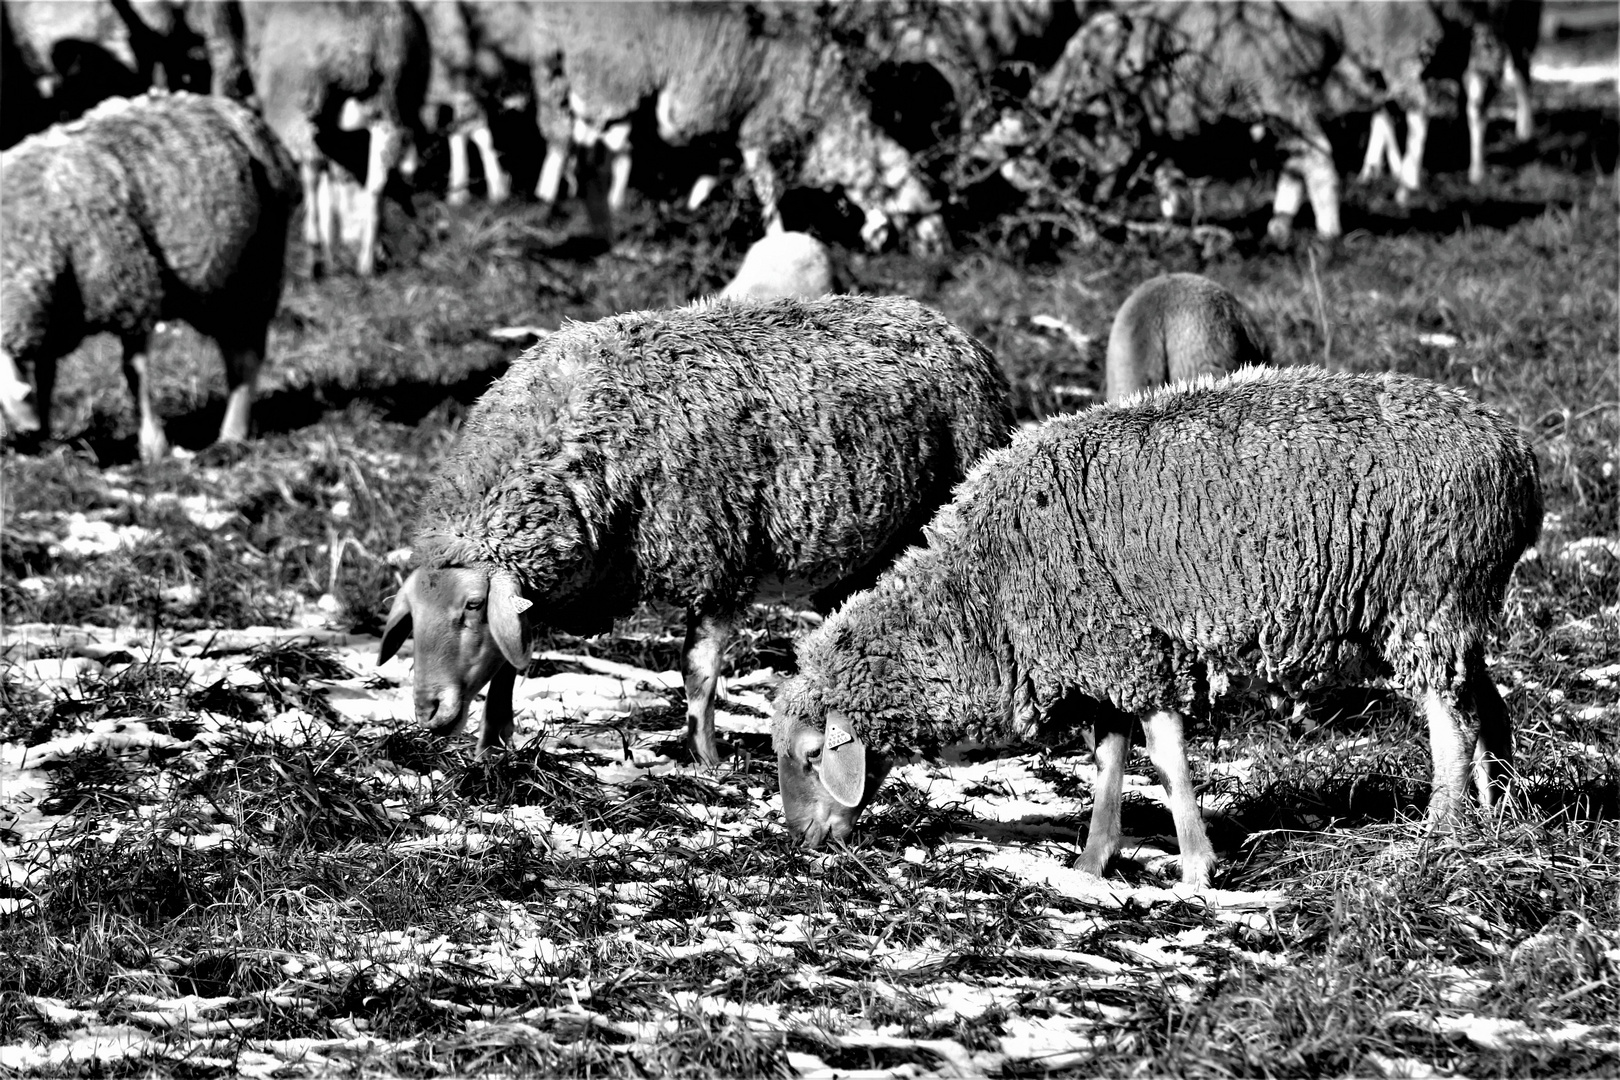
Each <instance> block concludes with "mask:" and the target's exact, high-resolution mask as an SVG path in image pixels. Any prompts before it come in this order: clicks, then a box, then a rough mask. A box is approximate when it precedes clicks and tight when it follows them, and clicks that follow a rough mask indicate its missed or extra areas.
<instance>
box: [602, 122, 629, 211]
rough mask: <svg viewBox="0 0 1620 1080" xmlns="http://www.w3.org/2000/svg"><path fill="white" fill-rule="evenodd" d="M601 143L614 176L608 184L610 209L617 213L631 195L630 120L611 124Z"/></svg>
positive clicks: (610, 174)
mask: <svg viewBox="0 0 1620 1080" xmlns="http://www.w3.org/2000/svg"><path fill="white" fill-rule="evenodd" d="M601 144H602V149H604V150H606V151H607V157H608V175H609V176H610V177H611V178H612V179H611V182H610V184H609V186H608V194H607V204H608V209H609V210H611V211H613V213H615V214H617V213H619V212H620V211H621V210H623V209H624V204H625V200H626V199H628V198H629V197H630V165H631V161H630V121H628V120H621V121H619V122H618V123H616V124H609V125H608V126H607V127H606V128H605V129H603V131H602V139H601Z"/></svg>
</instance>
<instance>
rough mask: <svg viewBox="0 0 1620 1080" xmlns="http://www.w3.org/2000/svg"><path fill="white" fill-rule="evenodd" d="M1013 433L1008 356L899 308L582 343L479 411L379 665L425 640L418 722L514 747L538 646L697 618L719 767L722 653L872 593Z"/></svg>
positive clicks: (692, 676) (780, 310)
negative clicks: (805, 614)
mask: <svg viewBox="0 0 1620 1080" xmlns="http://www.w3.org/2000/svg"><path fill="white" fill-rule="evenodd" d="M1011 425H1012V414H1011V410H1010V408H1009V406H1008V404H1007V382H1006V378H1005V376H1004V375H1003V374H1002V373H1001V370H1000V368H999V367H998V366H997V365H996V362H995V358H994V357H992V356H991V355H990V354H989V353H988V352H987V351H985V349H984V348H983V347H982V346H981V345H979V343H978V342H976V341H974V340H973V338H971V337H969V336H968V335H967V334H966V333H964V332H963V331H962V330H960V329H958V328H957V327H956V326H954V325H952V324H951V323H950V322H949V321H947V320H946V319H945V318H944V317H943V316H942V315H939V314H938V313H937V312H934V311H931V310H929V309H928V308H925V307H923V306H922V305H920V304H918V303H916V302H915V301H913V300H907V299H903V298H874V297H856V296H836V297H827V298H824V299H821V300H816V301H810V302H800V301H794V300H777V301H772V302H769V303H737V302H733V301H724V300H721V301H700V302H698V303H695V304H692V305H690V306H688V307H684V308H679V309H676V310H673V311H658V312H636V313H632V314H625V315H616V316H613V317H611V318H606V319H602V320H600V321H598V322H593V323H573V324H569V325H567V326H565V327H564V328H563V329H562V330H560V331H559V332H558V333H557V334H555V335H553V336H552V337H550V338H547V339H546V340H545V341H543V342H541V343H540V344H539V345H537V346H536V347H534V348H533V349H530V350H529V351H528V352H527V353H525V354H524V355H523V356H522V357H520V358H519V359H518V360H517V362H516V363H515V364H514V365H513V366H512V368H511V370H509V371H508V372H507V373H506V374H505V375H504V376H502V377H501V379H500V381H499V382H497V383H496V384H495V385H494V386H493V387H491V388H490V390H489V391H488V392H487V393H486V394H485V395H484V396H483V397H482V398H481V399H480V400H479V402H478V404H477V405H476V406H474V408H473V410H472V412H471V414H470V415H469V416H468V418H467V423H466V428H465V432H464V434H463V435H462V438H461V441H460V442H459V443H458V444H457V446H456V448H455V449H454V450H453V451H452V452H451V454H450V456H449V458H448V459H447V460H446V461H445V462H444V464H443V465H442V466H441V467H440V470H439V475H438V478H437V480H436V482H435V484H434V486H433V489H432V492H431V494H430V495H429V497H428V499H427V502H426V504H425V506H424V508H423V511H422V521H423V524H422V525H421V527H420V529H419V530H418V532H417V535H416V545H415V546H416V552H417V556H418V558H419V561H420V565H419V566H418V567H417V569H415V570H414V571H413V572H412V573H411V575H410V577H409V578H408V580H407V581H406V583H405V587H404V588H403V589H402V590H401V591H400V593H399V596H398V597H397V598H396V599H395V601H394V606H393V610H392V611H391V612H390V614H389V617H388V623H387V627H386V629H385V630H384V633H383V641H382V649H381V654H380V655H381V659H383V660H386V659H387V658H388V657H389V656H391V655H393V653H394V652H395V651H396V650H397V649H398V648H399V646H400V645H401V644H403V642H404V640H405V639H406V637H408V636H410V635H411V634H412V633H413V631H414V634H415V636H416V666H415V678H414V681H415V699H416V716H417V720H418V722H419V723H421V724H423V725H426V726H429V727H433V728H439V729H445V730H455V729H456V728H458V727H460V725H461V724H462V722H463V721H464V720H465V717H466V712H467V703H468V701H469V699H470V698H471V696H472V695H473V694H474V693H475V692H476V691H477V690H478V688H479V687H480V686H482V685H483V684H484V683H485V682H486V681H489V680H490V679H491V678H492V677H493V678H494V682H493V684H492V686H491V690H490V695H489V700H488V702H487V703H486V707H485V716H484V726H483V731H482V734H481V736H480V739H479V746H480V748H487V747H489V746H491V745H495V744H497V743H502V742H505V741H506V740H507V739H508V737H509V736H510V733H511V728H512V705H511V692H512V679H513V677H514V675H515V674H516V672H517V671H518V670H521V669H523V668H525V667H526V666H527V665H528V659H529V645H528V630H529V628H531V627H533V626H537V625H542V624H543V625H547V626H551V627H554V628H556V629H559V630H563V631H566V632H569V633H577V634H591V633H599V632H601V631H604V630H606V629H608V628H609V627H610V626H611V624H612V621H613V619H615V618H616V617H618V616H620V615H625V614H628V613H629V612H630V610H631V609H632V608H633V607H634V605H635V604H636V603H637V602H638V601H641V600H659V601H663V602H665V603H669V604H672V605H676V606H678V607H682V608H684V609H685V610H686V613H687V634H686V647H685V652H684V667H685V679H686V693H687V725H688V733H689V739H690V741H691V744H692V748H693V750H694V751H695V754H696V756H697V757H698V758H699V759H700V760H702V761H704V762H706V763H713V762H714V761H716V760H718V751H717V749H716V746H715V741H714V694H715V688H716V684H717V682H718V680H719V673H720V663H721V659H722V654H723V652H724V649H725V644H726V639H727V637H728V636H729V635H730V633H731V630H732V627H733V625H734V624H735V623H736V622H737V620H738V619H740V618H741V617H742V616H743V614H744V613H745V612H747V610H748V606H749V604H750V602H751V601H752V600H753V599H754V598H755V596H762V597H770V598H778V597H804V596H808V597H810V598H811V599H813V600H815V601H816V602H818V603H823V604H824V603H826V602H828V601H830V600H832V599H835V598H838V597H839V596H841V595H842V594H844V593H847V592H848V591H850V590H851V589H853V588H856V587H859V586H860V585H861V584H863V583H866V582H869V581H871V580H874V579H875V577H876V573H877V571H878V570H880V569H881V568H882V567H883V566H884V565H886V564H887V561H888V560H889V559H890V558H891V557H892V556H893V555H894V554H895V553H896V552H898V551H899V550H901V549H902V548H903V547H904V545H905V544H907V543H908V542H910V541H911V540H912V539H914V538H915V534H916V531H917V530H918V529H919V528H920V527H921V526H922V524H923V523H924V522H926V521H927V520H928V518H929V516H930V515H931V514H932V513H933V511H934V510H935V509H936V508H937V507H938V506H940V504H942V503H943V502H944V501H945V500H946V499H947V498H949V496H950V490H951V488H952V487H953V486H954V485H955V484H956V483H957V482H958V481H959V480H960V479H961V478H962V477H963V476H964V475H965V474H966V472H967V470H968V468H969V467H970V466H971V465H972V464H973V462H975V461H976V460H978V458H979V457H981V456H982V455H983V454H985V453H986V452H988V451H989V450H991V449H994V448H996V447H999V446H1002V445H1005V444H1006V442H1007V441H1008V438H1009V432H1010V429H1011Z"/></svg>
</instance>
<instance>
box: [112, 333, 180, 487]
mask: <svg viewBox="0 0 1620 1080" xmlns="http://www.w3.org/2000/svg"><path fill="white" fill-rule="evenodd" d="M123 343H124V381H125V382H127V383H129V393H130V396H131V397H133V398H134V399H135V407H136V409H137V410H138V411H139V412H140V414H141V442H140V445H141V460H142V461H145V462H148V463H150V462H154V461H161V460H162V459H163V456H164V455H165V454H167V453H168V452H169V439H168V437H167V436H166V435H164V433H163V423H162V422H161V421H160V420H158V417H157V409H156V408H155V407H154V406H153V405H152V383H151V379H150V378H149V377H148V371H147V351H148V349H149V348H150V344H151V341H150V337H149V335H147V334H129V335H126V336H125V337H124V339H123Z"/></svg>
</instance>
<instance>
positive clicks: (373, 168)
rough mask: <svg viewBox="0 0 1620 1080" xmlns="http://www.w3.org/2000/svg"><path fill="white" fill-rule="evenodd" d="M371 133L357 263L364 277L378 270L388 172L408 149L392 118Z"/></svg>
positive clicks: (356, 267)
mask: <svg viewBox="0 0 1620 1080" xmlns="http://www.w3.org/2000/svg"><path fill="white" fill-rule="evenodd" d="M370 134H371V138H370V144H371V147H370V153H369V154H368V155H367V158H366V195H365V199H364V201H363V202H362V203H361V210H360V257H359V259H358V260H357V262H356V265H355V270H356V272H357V273H359V275H360V276H361V277H370V276H371V275H372V274H374V273H375V272H376V270H377V248H378V245H379V242H380V233H381V230H382V194H383V188H385V187H387V186H388V173H389V171H390V170H391V169H393V167H394V166H395V165H397V164H398V163H399V160H400V158H401V156H402V153H403V150H404V133H403V132H402V131H400V129H399V128H398V127H397V126H396V125H395V124H393V123H392V122H390V121H383V122H379V123H375V124H372V125H371V132H370Z"/></svg>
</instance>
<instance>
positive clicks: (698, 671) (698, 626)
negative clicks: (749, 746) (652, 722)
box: [681, 611, 732, 765]
mask: <svg viewBox="0 0 1620 1080" xmlns="http://www.w3.org/2000/svg"><path fill="white" fill-rule="evenodd" d="M731 631H732V624H731V621H730V620H729V619H721V618H717V617H715V616H712V615H700V614H699V613H698V612H696V611H689V612H687V614H686V645H685V648H684V649H683V650H682V653H681V655H682V658H683V661H684V667H685V669H686V672H685V674H686V741H687V744H688V745H689V746H690V747H691V748H692V754H693V756H694V757H696V758H697V760H698V761H700V762H702V763H703V764H704V765H718V764H720V750H719V747H717V746H716V745H715V740H714V695H715V691H716V690H717V689H719V686H720V665H721V663H722V662H723V661H724V660H725V656H726V642H727V641H728V640H730V638H731Z"/></svg>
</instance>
